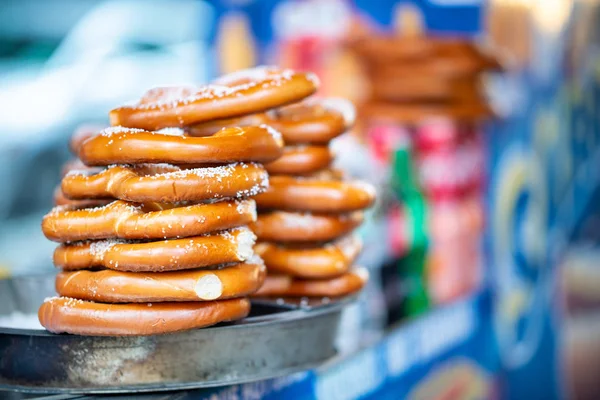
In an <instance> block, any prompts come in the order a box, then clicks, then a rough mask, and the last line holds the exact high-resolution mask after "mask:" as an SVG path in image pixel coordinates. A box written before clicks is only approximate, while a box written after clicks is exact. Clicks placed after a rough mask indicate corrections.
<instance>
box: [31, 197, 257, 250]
mask: <svg viewBox="0 0 600 400" xmlns="http://www.w3.org/2000/svg"><path fill="white" fill-rule="evenodd" d="M254 220H256V204H255V202H254V200H251V199H247V200H228V201H219V202H214V203H207V204H194V205H188V206H182V207H178V206H177V205H174V204H172V203H168V204H161V203H145V204H142V205H140V204H136V203H131V202H127V201H122V200H117V201H114V202H112V203H110V204H108V205H106V206H103V207H97V208H77V207H57V208H55V209H53V210H52V211H51V212H50V213H48V214H47V215H46V216H45V217H44V219H43V221H42V231H43V232H44V235H46V237H47V238H48V239H50V240H54V241H58V242H74V241H77V240H86V239H108V238H121V239H167V238H182V237H188V236H198V235H203V234H206V233H210V232H215V231H221V230H225V229H230V228H234V227H237V226H241V225H246V224H248V223H249V222H252V221H254Z"/></svg>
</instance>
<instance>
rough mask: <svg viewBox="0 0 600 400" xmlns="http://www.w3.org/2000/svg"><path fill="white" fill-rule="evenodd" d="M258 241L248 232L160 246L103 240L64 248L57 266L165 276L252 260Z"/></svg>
mask: <svg viewBox="0 0 600 400" xmlns="http://www.w3.org/2000/svg"><path fill="white" fill-rule="evenodd" d="M255 240H256V237H255V236H254V234H253V233H252V232H251V231H250V230H248V229H247V228H235V229H232V230H229V231H223V232H219V233H214V234H210V235H204V236H196V237H191V238H185V239H171V240H161V241H156V242H126V241H122V240H99V241H96V242H77V243H74V244H62V245H60V246H59V247H57V248H56V250H55V251H54V265H56V266H57V267H60V268H62V269H64V270H67V271H72V270H78V269H97V268H109V269H114V270H117V271H132V272H163V271H179V270H183V269H193V268H205V267H211V266H216V265H221V264H228V263H237V262H243V261H246V260H248V259H249V258H250V257H251V256H252V255H253V254H254V251H253V249H252V247H253V246H254V242H255Z"/></svg>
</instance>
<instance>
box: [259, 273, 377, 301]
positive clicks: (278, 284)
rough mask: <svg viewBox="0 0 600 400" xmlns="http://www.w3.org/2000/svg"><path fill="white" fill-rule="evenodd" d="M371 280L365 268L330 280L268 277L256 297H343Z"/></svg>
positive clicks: (356, 290)
mask: <svg viewBox="0 0 600 400" xmlns="http://www.w3.org/2000/svg"><path fill="white" fill-rule="evenodd" d="M368 278H369V273H368V271H367V270H366V269H364V268H360V267H357V268H354V269H353V270H352V271H350V272H346V273H345V274H343V275H340V276H337V277H335V278H328V279H301V278H291V277H285V278H281V277H279V276H276V275H267V278H266V279H265V283H264V284H263V286H262V287H261V288H260V289H259V290H258V291H257V292H256V293H255V294H254V296H256V297H341V296H347V295H350V294H353V293H356V292H358V291H359V290H360V289H362V288H363V286H364V285H365V283H366V282H367V280H368Z"/></svg>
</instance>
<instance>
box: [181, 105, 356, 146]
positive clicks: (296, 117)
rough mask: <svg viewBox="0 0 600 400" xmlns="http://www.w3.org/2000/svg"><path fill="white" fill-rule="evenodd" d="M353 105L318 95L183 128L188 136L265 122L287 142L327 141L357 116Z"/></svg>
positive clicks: (317, 142)
mask: <svg viewBox="0 0 600 400" xmlns="http://www.w3.org/2000/svg"><path fill="white" fill-rule="evenodd" d="M355 114H356V113H355V110H354V106H353V105H352V103H350V102H349V101H347V100H344V99H336V98H331V99H319V100H314V101H305V102H302V103H299V104H293V105H290V106H287V107H282V108H278V109H274V110H271V111H269V112H267V113H264V114H253V115H247V116H243V117H240V118H229V119H222V120H216V121H208V122H204V123H202V124H197V125H192V126H190V127H187V128H186V130H187V131H188V132H189V134H190V135H191V136H208V135H212V134H214V133H216V132H218V131H219V130H220V129H221V128H223V127H232V126H249V125H261V124H267V125H269V126H271V127H273V128H274V129H275V130H277V131H278V132H280V133H281V135H282V136H283V140H284V141H285V142H286V143H287V144H321V145H324V144H327V143H329V142H330V141H331V140H333V139H334V138H336V137H337V136H339V135H341V134H342V133H344V132H345V131H346V130H348V129H349V128H350V127H351V126H352V125H354V120H355V118H356V115H355Z"/></svg>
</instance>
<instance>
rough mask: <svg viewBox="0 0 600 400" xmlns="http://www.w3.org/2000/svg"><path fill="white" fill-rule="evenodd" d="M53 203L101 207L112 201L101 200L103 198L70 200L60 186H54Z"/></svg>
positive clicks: (79, 206)
mask: <svg viewBox="0 0 600 400" xmlns="http://www.w3.org/2000/svg"><path fill="white" fill-rule="evenodd" d="M53 197H54V205H55V206H69V207H77V208H92V207H102V206H105V205H107V204H108V203H110V202H112V200H103V199H82V200H72V199H69V198H67V197H66V196H65V194H64V193H63V191H62V189H61V188H60V186H58V187H56V188H54V196H53Z"/></svg>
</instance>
